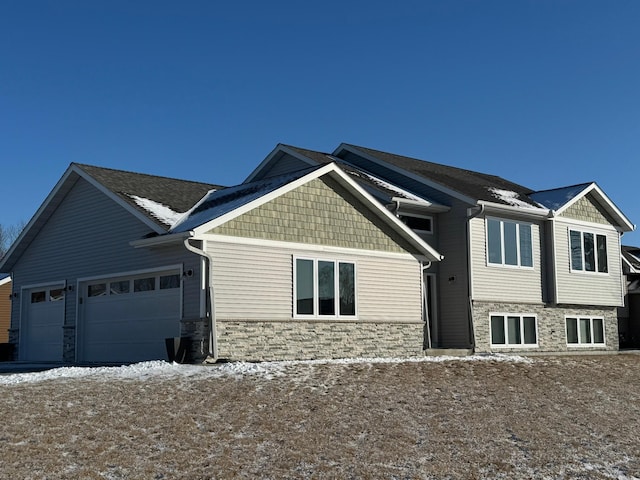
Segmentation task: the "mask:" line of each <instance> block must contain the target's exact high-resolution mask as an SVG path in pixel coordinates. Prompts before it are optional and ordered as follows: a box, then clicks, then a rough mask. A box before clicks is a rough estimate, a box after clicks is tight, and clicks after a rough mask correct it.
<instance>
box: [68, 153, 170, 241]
mask: <svg viewBox="0 0 640 480" xmlns="http://www.w3.org/2000/svg"><path fill="white" fill-rule="evenodd" d="M72 168H73V169H74V171H75V172H76V173H77V174H78V175H80V176H81V177H82V178H83V179H84V180H86V181H87V182H89V183H90V184H91V185H92V186H94V187H95V188H97V189H98V190H100V191H101V192H102V193H104V194H105V195H106V196H107V197H109V198H110V199H111V200H113V201H114V202H116V203H117V204H118V205H120V206H121V207H122V208H124V209H125V210H127V211H128V212H129V213H130V214H131V215H133V216H134V217H136V218H137V219H138V220H140V221H141V222H142V223H144V224H145V225H146V226H148V227H149V228H151V229H152V230H153V231H154V232H156V233H158V234H161V233H165V232H166V230H165V229H163V228H162V227H161V226H160V225H158V224H157V223H156V222H154V221H153V220H151V219H150V218H149V217H147V216H146V215H144V214H143V213H142V212H140V211H139V210H137V209H136V208H134V207H133V206H132V205H131V204H129V203H128V202H125V201H124V200H123V199H122V198H121V197H120V196H118V195H117V194H116V193H114V192H112V191H111V190H109V189H108V188H107V187H105V186H104V185H102V184H101V183H100V182H98V181H97V180H96V179H95V178H93V177H92V176H91V175H89V174H88V173H86V172H85V171H84V170H82V168H80V167H78V166H76V165H73V166H72Z"/></svg>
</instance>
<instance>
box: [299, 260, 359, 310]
mask: <svg viewBox="0 0 640 480" xmlns="http://www.w3.org/2000/svg"><path fill="white" fill-rule="evenodd" d="M298 260H309V261H312V262H313V313H312V314H301V313H298V311H297V310H298V305H297V301H296V300H297V299H296V287H297V282H298ZM319 262H329V263H333V265H334V272H335V275H334V279H333V282H334V284H333V288H334V293H335V294H336V295H335V299H334V301H335V307H334V311H335V312H336V313H335V315H320V314H319V313H318V312H319V310H320V308H319V307H320V306H319V304H318V302H319V300H320V298H319V295H318V293H319V291H318V263H319ZM341 263H349V264H351V265H353V286H354V296H355V314H354V315H340V274H339V271H340V264H341ZM291 299H292V311H293V318H294V319H318V320H325V319H326V320H331V319H348V320H357V319H358V306H359V303H360V302H358V265H357V262H355V261H354V260H346V259H336V258H320V257H306V256H294V257H293V289H292V296H291Z"/></svg>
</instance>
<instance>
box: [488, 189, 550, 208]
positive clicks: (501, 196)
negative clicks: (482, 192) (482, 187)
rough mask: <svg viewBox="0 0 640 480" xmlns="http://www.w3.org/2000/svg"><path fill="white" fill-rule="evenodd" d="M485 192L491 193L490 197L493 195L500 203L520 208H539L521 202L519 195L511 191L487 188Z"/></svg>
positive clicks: (523, 201) (527, 202) (526, 202)
mask: <svg viewBox="0 0 640 480" xmlns="http://www.w3.org/2000/svg"><path fill="white" fill-rule="evenodd" d="M487 190H489V193H491V195H493V196H494V197H495V198H497V199H498V200H500V201H501V202H503V203H506V204H507V205H511V206H514V207H522V208H540V207H539V206H538V205H533V204H532V203H530V202H529V201H527V200H522V199H521V198H520V194H519V193H517V192H513V191H511V190H502V189H500V188H495V187H487Z"/></svg>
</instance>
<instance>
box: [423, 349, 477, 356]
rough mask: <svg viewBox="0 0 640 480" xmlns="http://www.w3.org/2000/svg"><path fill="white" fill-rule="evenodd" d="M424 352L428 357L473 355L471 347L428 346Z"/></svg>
mask: <svg viewBox="0 0 640 480" xmlns="http://www.w3.org/2000/svg"><path fill="white" fill-rule="evenodd" d="M424 354H425V355H426V356H428V357H467V356H469V355H473V349H471V348H427V349H426V350H425V351H424Z"/></svg>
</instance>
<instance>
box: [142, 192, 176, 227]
mask: <svg viewBox="0 0 640 480" xmlns="http://www.w3.org/2000/svg"><path fill="white" fill-rule="evenodd" d="M129 196H130V197H131V198H132V199H133V200H134V201H135V202H136V205H138V206H139V207H140V208H143V209H145V210H146V211H147V212H149V213H150V214H151V216H153V217H154V218H156V219H158V220H160V221H161V222H162V223H164V224H165V225H168V226H169V227H171V226H173V224H175V223H176V222H177V221H178V220H179V219H180V217H182V215H183V213H181V212H175V211H173V210H172V209H171V208H169V207H167V206H166V205H163V204H162V203H158V202H155V201H153V200H149V199H148V198H142V197H138V196H137V195H129Z"/></svg>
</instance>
